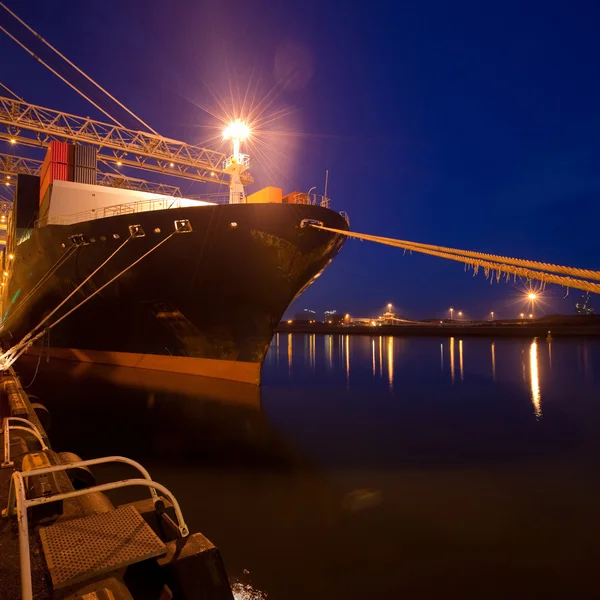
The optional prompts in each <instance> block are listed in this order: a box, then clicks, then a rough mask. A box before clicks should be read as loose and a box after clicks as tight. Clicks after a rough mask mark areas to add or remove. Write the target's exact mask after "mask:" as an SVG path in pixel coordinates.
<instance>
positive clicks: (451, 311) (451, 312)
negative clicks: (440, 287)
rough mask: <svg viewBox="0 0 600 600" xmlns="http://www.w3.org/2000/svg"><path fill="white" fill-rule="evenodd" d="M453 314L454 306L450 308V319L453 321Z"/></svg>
mask: <svg viewBox="0 0 600 600" xmlns="http://www.w3.org/2000/svg"><path fill="white" fill-rule="evenodd" d="M453 314H454V309H453V308H451V309H450V320H451V321H452V315H453Z"/></svg>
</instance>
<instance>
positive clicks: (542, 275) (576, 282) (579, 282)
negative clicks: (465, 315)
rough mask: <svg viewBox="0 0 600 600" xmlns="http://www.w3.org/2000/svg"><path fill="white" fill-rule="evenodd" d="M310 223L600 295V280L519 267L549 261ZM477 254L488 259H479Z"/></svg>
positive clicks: (556, 269)
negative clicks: (481, 251)
mask: <svg viewBox="0 0 600 600" xmlns="http://www.w3.org/2000/svg"><path fill="white" fill-rule="evenodd" d="M310 226H311V227H314V228H315V229H322V230H324V231H330V232H332V233H338V234H341V235H345V236H347V237H352V238H356V239H361V240H367V241H371V242H376V243H379V244H384V245H386V246H394V247H396V248H402V249H404V250H409V251H411V252H419V253H421V254H428V255H430V256H437V257H439V258H445V259H447V260H454V261H457V262H461V263H463V264H466V265H469V266H472V267H473V268H474V269H475V271H477V270H478V269H480V268H483V269H485V270H486V272H487V273H489V272H493V271H495V272H496V273H497V274H498V278H499V276H500V275H501V274H502V273H506V274H509V275H514V276H515V277H525V278H526V279H531V280H536V281H541V282H543V283H554V284H557V285H561V286H565V287H568V288H574V289H579V290H584V291H587V292H593V293H596V294H600V284H598V283H594V282H592V281H585V280H583V279H575V278H573V277H567V276H562V275H561V276H559V275H554V274H552V273H551V272H547V271H545V270H538V271H536V270H532V269H531V268H526V267H523V266H520V265H521V264H525V263H526V264H528V265H536V267H535V268H537V269H542V268H543V267H544V266H546V265H547V263H541V262H536V261H526V260H522V259H513V258H507V257H502V256H496V255H494V254H484V253H477V252H471V251H469V250H464V251H463V250H456V249H454V248H445V247H444V246H433V245H430V244H421V243H418V242H409V241H406V240H397V239H394V238H387V237H382V236H377V235H370V234H367V233H356V232H352V231H344V230H342V229H335V228H333V227H325V226H324V225H317V224H310ZM476 255H478V256H481V257H485V258H479V257H478V256H476ZM547 266H548V267H549V269H548V271H554V272H560V273H566V274H568V275H573V274H576V275H581V274H582V273H589V274H590V275H589V277H590V279H600V272H598V271H591V270H587V269H578V268H575V267H564V266H560V265H552V264H548V265H547Z"/></svg>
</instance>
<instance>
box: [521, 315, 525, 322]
mask: <svg viewBox="0 0 600 600" xmlns="http://www.w3.org/2000/svg"><path fill="white" fill-rule="evenodd" d="M524 316H525V315H524V314H523V313H521V321H522V320H523V317H524Z"/></svg>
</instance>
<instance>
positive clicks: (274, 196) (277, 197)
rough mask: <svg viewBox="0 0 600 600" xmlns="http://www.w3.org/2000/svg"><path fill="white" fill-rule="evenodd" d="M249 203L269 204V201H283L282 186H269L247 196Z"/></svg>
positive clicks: (278, 202)
mask: <svg viewBox="0 0 600 600" xmlns="http://www.w3.org/2000/svg"><path fill="white" fill-rule="evenodd" d="M246 201H247V202H248V204H268V203H277V204H280V203H281V188H277V187H273V186H268V187H266V188H263V189H262V190H259V191H258V192H254V194H250V195H249V196H246Z"/></svg>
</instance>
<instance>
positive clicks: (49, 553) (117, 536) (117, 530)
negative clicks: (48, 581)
mask: <svg viewBox="0 0 600 600" xmlns="http://www.w3.org/2000/svg"><path fill="white" fill-rule="evenodd" d="M40 537H41V540H42V546H43V548H44V554H45V556H46V563H47V564H48V569H49V571H50V575H51V577H52V584H53V586H54V589H60V588H63V587H66V586H69V585H73V584H75V583H79V582H81V581H85V580H86V579H89V578H90V577H95V576H97V575H101V574H103V573H108V572H110V571H114V570H115V569H119V568H121V567H125V566H127V565H131V564H133V563H137V562H140V561H143V560H146V559H148V558H153V557H156V556H161V555H163V554H165V552H166V547H165V545H164V544H163V543H162V542H161V540H160V539H159V538H158V536H157V535H156V534H155V533H154V532H153V531H152V529H151V528H150V527H149V526H148V524H147V523H146V522H145V521H144V519H143V518H142V516H141V515H140V513H139V512H138V511H137V510H135V508H133V507H132V506H126V507H123V508H118V509H116V510H114V511H111V512H107V513H100V514H96V515H91V516H89V517H83V518H80V519H72V520H69V521H64V522H59V523H55V524H54V525H50V526H48V527H42V528H41V529H40Z"/></svg>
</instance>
